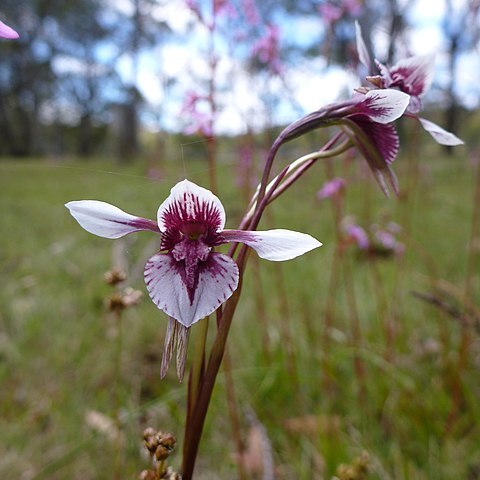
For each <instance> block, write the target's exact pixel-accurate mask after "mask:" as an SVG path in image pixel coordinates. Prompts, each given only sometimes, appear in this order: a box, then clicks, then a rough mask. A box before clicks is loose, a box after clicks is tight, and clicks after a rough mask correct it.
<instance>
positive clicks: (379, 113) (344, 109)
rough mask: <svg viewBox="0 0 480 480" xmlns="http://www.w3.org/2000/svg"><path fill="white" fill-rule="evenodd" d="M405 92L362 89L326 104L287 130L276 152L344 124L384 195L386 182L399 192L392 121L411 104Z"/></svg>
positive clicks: (396, 138) (284, 131)
mask: <svg viewBox="0 0 480 480" xmlns="http://www.w3.org/2000/svg"><path fill="white" fill-rule="evenodd" d="M409 100H410V97H409V95H407V94H406V93H403V92H400V91H399V90H394V89H378V90H368V89H365V88H363V89H359V90H358V92H357V93H356V94H355V95H354V96H353V97H352V98H351V99H350V100H347V101H344V102H337V103H333V104H330V105H327V106H326V107H324V108H321V109H320V110H316V111H315V112H312V113H309V114H308V115H306V116H305V117H303V118H301V119H299V120H297V121H295V122H293V123H292V124H290V125H289V126H288V127H286V128H285V129H284V130H283V131H282V132H281V133H280V135H279V136H278V137H277V139H276V140H275V143H274V146H273V148H274V149H278V148H279V146H280V145H282V144H283V143H286V142H288V141H290V140H293V139H294V138H297V137H299V136H301V135H304V134H305V133H307V132H310V131H312V130H315V129H317V128H320V127H327V126H331V125H342V126H344V127H346V128H345V133H346V134H347V135H348V136H349V137H350V138H351V140H352V142H353V143H354V144H355V146H356V147H357V148H358V149H359V150H360V152H361V153H362V154H363V156H364V157H365V159H366V160H367V163H368V165H369V166H370V168H371V170H372V172H373V173H374V175H375V177H376V179H377V181H378V183H379V184H380V187H381V188H382V190H383V192H384V193H385V195H388V189H387V185H386V181H385V179H387V180H388V182H389V183H390V186H391V187H392V189H393V190H394V191H395V192H397V191H398V185H397V181H396V177H395V175H394V173H393V171H392V170H391V169H390V164H391V163H392V162H393V161H394V160H395V158H396V156H397V153H398V149H399V144H400V142H399V139H398V134H397V132H396V130H395V127H394V125H393V122H394V121H395V120H397V119H398V118H399V117H401V116H402V115H403V114H404V112H405V110H406V108H407V106H408V103H409Z"/></svg>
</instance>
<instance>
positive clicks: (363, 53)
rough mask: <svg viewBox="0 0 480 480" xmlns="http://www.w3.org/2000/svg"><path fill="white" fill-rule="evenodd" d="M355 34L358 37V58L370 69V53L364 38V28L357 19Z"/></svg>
mask: <svg viewBox="0 0 480 480" xmlns="http://www.w3.org/2000/svg"><path fill="white" fill-rule="evenodd" d="M355 35H356V38H357V52H358V59H359V60H360V62H361V63H362V65H363V66H365V67H366V69H367V71H370V55H369V53H368V48H367V46H366V45H365V41H364V40H363V36H362V29H361V28H360V24H359V23H358V22H357V21H355Z"/></svg>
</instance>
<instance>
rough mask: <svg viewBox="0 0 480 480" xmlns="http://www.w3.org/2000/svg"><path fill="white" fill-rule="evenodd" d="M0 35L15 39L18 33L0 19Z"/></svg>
mask: <svg viewBox="0 0 480 480" xmlns="http://www.w3.org/2000/svg"><path fill="white" fill-rule="evenodd" d="M0 37H1V38H8V39H10V40H15V39H16V38H18V37H19V35H18V33H17V32H16V31H15V30H14V29H13V28H11V27H9V26H8V25H5V24H4V23H3V22H2V21H0Z"/></svg>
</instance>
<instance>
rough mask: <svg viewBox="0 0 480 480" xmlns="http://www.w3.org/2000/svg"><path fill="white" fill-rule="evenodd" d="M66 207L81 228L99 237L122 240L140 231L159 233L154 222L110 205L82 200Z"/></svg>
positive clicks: (69, 203)
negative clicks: (125, 236)
mask: <svg viewBox="0 0 480 480" xmlns="http://www.w3.org/2000/svg"><path fill="white" fill-rule="evenodd" d="M65 206H66V207H67V208H68V209H69V210H70V213H71V214H72V216H73V218H75V220H76V221H77V222H78V223H79V224H80V226H81V227H83V228H84V229H85V230H86V231H87V232H90V233H93V234H94V235H98V236H99V237H104V238H120V237H123V236H124V235H127V234H128V233H133V232H138V231H140V230H151V231H153V232H156V233H159V230H158V226H157V224H156V223H155V222H154V221H152V220H148V219H146V218H142V217H135V216H133V215H130V214H129V213H126V212H124V211H123V210H120V209H119V208H118V207H115V206H114V205H110V204H109V203H105V202H99V201H97V200H80V201H75V202H68V203H67V204H65Z"/></svg>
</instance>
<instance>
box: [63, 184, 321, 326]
mask: <svg viewBox="0 0 480 480" xmlns="http://www.w3.org/2000/svg"><path fill="white" fill-rule="evenodd" d="M65 206H66V207H67V208H68V209H69V210H70V213H71V214H72V216H73V217H74V218H75V219H76V220H77V222H78V223H79V224H80V226H82V227H83V228H84V229H85V230H87V231H88V232H90V233H93V234H94V235H98V236H100V237H104V238H120V237H123V236H124V235H127V234H129V233H133V232H137V231H140V230H150V231H153V232H155V233H157V234H159V235H160V248H159V252H158V253H156V254H155V255H153V256H152V257H151V258H150V259H149V260H148V261H147V264H146V266H145V272H144V274H145V275H144V276H145V283H146V285H147V290H148V293H149V294H150V297H151V299H152V301H153V302H154V303H155V305H157V307H158V308H159V309H160V310H163V311H164V312H165V313H166V314H167V315H169V316H170V317H172V318H174V319H175V320H177V321H178V322H180V323H181V324H182V325H183V326H184V327H190V326H191V325H192V324H193V323H195V322H197V321H198V320H200V319H202V318H204V317H206V316H207V315H209V314H211V313H212V312H214V311H215V310H216V309H217V308H218V307H219V306H220V305H221V304H222V303H223V302H225V301H226V300H227V299H228V298H229V297H230V296H231V295H232V293H233V292H234V291H235V290H236V288H237V286H238V281H239V271H238V267H237V265H236V263H235V262H234V261H233V259H232V258H231V257H230V256H228V255H224V254H222V253H218V252H214V251H213V250H214V247H217V246H219V245H222V244H225V243H228V242H242V243H244V244H246V245H248V246H249V247H251V248H253V249H254V250H255V251H256V252H257V254H258V255H259V256H260V257H261V258H264V259H266V260H272V261H283V260H290V259H292V258H295V257H297V256H299V255H303V254H304V253H306V252H308V251H310V250H313V249H314V248H317V247H320V246H321V243H320V242H318V241H317V240H315V239H314V238H313V237H311V236H310V235H307V234H304V233H298V232H293V231H290V230H281V229H278V230H268V231H263V232H257V231H245V230H225V229H224V226H225V220H226V217H225V210H224V208H223V205H222V203H221V202H220V200H219V199H218V198H217V197H216V196H215V195H214V194H213V193H212V192H210V191H209V190H206V189H205V188H202V187H199V186H198V185H195V184H194V183H192V182H189V181H188V180H184V181H182V182H180V183H177V185H175V186H174V187H173V188H172V190H171V193H170V195H169V196H168V198H167V199H166V200H165V201H164V202H163V203H162V204H161V205H160V207H159V209H158V213H157V221H156V222H154V221H153V220H148V219H145V218H141V217H136V216H134V215H130V214H128V213H126V212H124V211H122V210H120V209H119V208H117V207H115V206H113V205H110V204H108V203H105V202H100V201H96V200H82V201H74V202H69V203H67V204H66V205H65Z"/></svg>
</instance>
